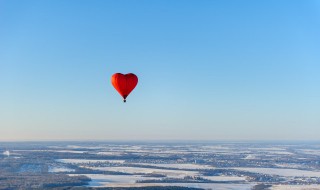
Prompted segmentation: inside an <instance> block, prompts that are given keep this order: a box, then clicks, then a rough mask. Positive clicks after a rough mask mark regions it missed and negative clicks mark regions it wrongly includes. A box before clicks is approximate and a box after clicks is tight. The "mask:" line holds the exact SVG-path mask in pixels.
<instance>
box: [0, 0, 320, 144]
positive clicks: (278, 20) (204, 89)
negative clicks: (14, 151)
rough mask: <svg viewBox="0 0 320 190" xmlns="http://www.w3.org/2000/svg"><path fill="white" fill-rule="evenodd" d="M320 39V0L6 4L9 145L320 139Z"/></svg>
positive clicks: (3, 81) (1, 105)
mask: <svg viewBox="0 0 320 190" xmlns="http://www.w3.org/2000/svg"><path fill="white" fill-rule="evenodd" d="M319 34H320V3H319V1H316V0H306V1H298V0H284V1H275V0H274V1H273V0H271V1H222V0H221V1H196V0H189V1H179V0H177V1H169V0H161V1H160V0H158V1H143V0H142V1H129V0H127V1H126V0H120V1H118V0H111V1H83V0H81V1H75V0H70V1H37V0H31V1H9V0H3V1H0V87H1V90H0V141H6V140H318V139H319V136H320V117H319V115H320V85H319V84H320V74H319V73H320V53H319V50H320V35H319ZM116 72H121V73H129V72H132V73H135V74H137V76H138V77H139V84H138V86H137V88H136V89H135V90H134V91H133V92H132V94H131V95H130V96H129V97H128V99H127V103H126V104H124V103H123V102H122V100H121V97H120V96H119V95H118V93H117V92H116V91H115V90H114V89H113V87H112V86H111V84H110V77H111V75H112V74H113V73H116Z"/></svg>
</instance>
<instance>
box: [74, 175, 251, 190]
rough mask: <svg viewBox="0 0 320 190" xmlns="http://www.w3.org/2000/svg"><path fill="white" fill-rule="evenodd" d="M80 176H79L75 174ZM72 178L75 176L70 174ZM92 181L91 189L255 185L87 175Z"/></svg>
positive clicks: (222, 189)
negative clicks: (152, 180)
mask: <svg viewBox="0 0 320 190" xmlns="http://www.w3.org/2000/svg"><path fill="white" fill-rule="evenodd" d="M75 175H79V174H75ZM70 176H74V175H73V174H70ZM85 176H87V177H89V178H91V179H92V181H91V182H90V183H89V185H88V186H89V187H148V186H180V187H193V188H203V189H214V190H249V189H251V188H252V187H253V186H254V185H255V184H232V183H230V184H229V183H228V184H221V183H136V181H137V180H143V179H157V178H152V177H143V176H141V175H101V174H85Z"/></svg>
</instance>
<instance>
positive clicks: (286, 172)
mask: <svg viewBox="0 0 320 190" xmlns="http://www.w3.org/2000/svg"><path fill="white" fill-rule="evenodd" d="M230 169H236V170H242V171H248V172H253V173H262V174H269V175H279V176H285V177H295V176H299V177H303V176H304V177H320V171H307V170H298V169H281V168H244V167H238V168H230Z"/></svg>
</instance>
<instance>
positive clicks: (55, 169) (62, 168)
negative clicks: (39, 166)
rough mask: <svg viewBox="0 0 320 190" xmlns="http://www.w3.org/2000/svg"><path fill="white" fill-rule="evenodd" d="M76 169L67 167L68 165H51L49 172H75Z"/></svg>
mask: <svg viewBox="0 0 320 190" xmlns="http://www.w3.org/2000/svg"><path fill="white" fill-rule="evenodd" d="M74 171H75V170H74V169H71V168H66V167H55V166H54V167H49V172H51V173H56V172H74Z"/></svg>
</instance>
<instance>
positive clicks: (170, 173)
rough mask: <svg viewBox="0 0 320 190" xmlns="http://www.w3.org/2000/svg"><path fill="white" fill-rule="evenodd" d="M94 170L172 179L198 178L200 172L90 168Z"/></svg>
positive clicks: (134, 168)
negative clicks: (164, 176)
mask: <svg viewBox="0 0 320 190" xmlns="http://www.w3.org/2000/svg"><path fill="white" fill-rule="evenodd" d="M88 168H90V169H94V170H101V171H113V172H123V173H129V174H141V173H143V174H162V175H166V176H167V177H171V178H184V177H185V176H196V175H199V172H196V171H185V170H169V169H155V168H139V167H88Z"/></svg>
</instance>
